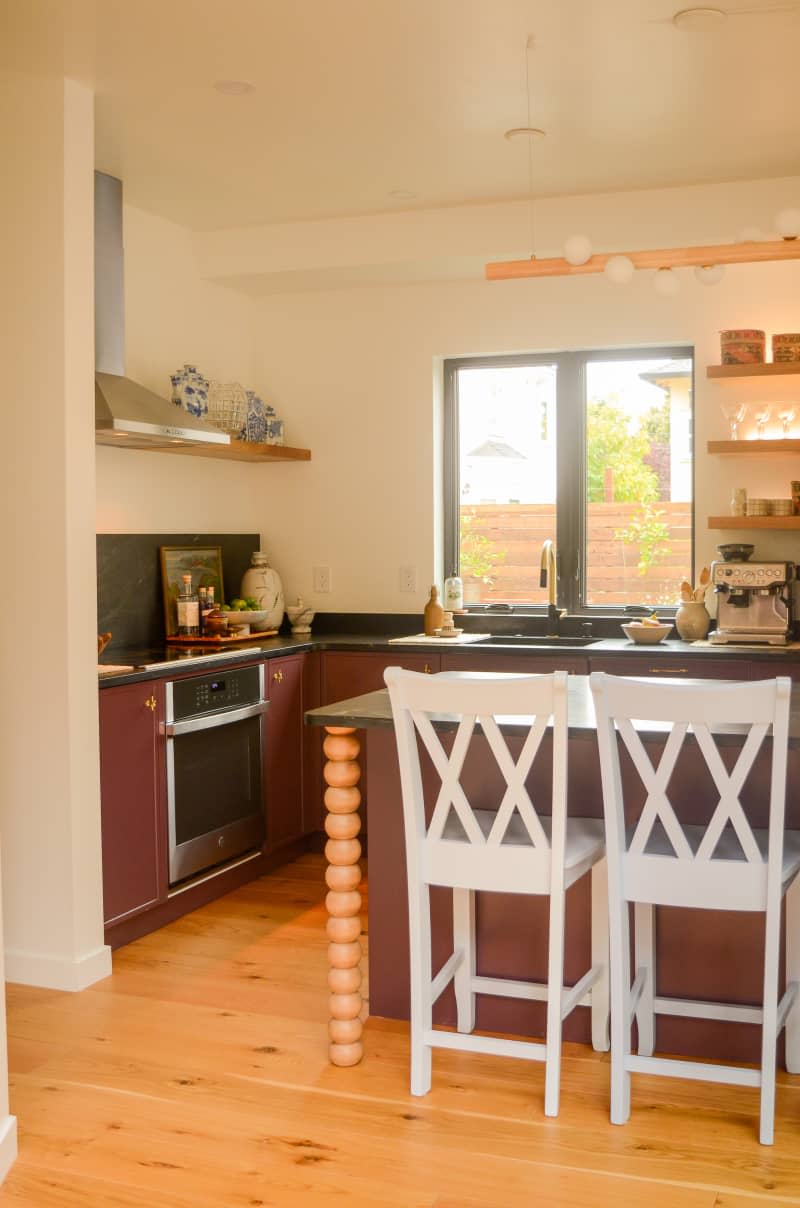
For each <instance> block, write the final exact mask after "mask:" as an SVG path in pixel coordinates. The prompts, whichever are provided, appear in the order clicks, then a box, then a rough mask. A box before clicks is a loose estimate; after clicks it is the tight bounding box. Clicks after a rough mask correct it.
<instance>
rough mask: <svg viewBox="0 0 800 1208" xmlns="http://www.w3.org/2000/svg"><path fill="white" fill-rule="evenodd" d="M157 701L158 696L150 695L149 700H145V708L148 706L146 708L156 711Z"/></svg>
mask: <svg viewBox="0 0 800 1208" xmlns="http://www.w3.org/2000/svg"><path fill="white" fill-rule="evenodd" d="M156 703H157V702H156V698H155V697H154V696H150V697H148V699H147V700H146V701H145V702H144V704H145V708H146V709H149V710H150V712H151V713H155V710H156Z"/></svg>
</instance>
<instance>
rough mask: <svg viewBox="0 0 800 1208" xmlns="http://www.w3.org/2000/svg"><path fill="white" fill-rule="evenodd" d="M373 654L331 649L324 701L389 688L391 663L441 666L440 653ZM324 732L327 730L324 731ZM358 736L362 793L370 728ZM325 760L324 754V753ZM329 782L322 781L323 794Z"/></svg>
mask: <svg viewBox="0 0 800 1208" xmlns="http://www.w3.org/2000/svg"><path fill="white" fill-rule="evenodd" d="M401 649H402V647H401V648H400V649H398V651H397V654H394V653H392V654H371V653H364V654H360V653H358V652H355V651H354V652H347V651H337V650H333V651H328V652H327V653H326V654H325V656H324V659H323V665H322V703H323V704H324V705H333V704H335V703H336V701H339V700H347V699H348V698H349V697H351V696H362V695H363V694H364V693H365V692H375V691H376V690H377V689H379V688H385V687H386V684H385V683H384V682H383V673H384V671H385V670H386V668H387V667H405V669H406V670H407V671H421V672H426V673H427V674H429V675H432V674H435V672H437V671H439V670H440V664H441V659H440V657H439V655H438V653H437V654H432V655H427V654H401V652H400V651H401ZM323 735H324V731H323ZM356 738H358V740H359V742H360V743H361V753H360V754H359V757H358V762H359V764H360V765H361V780H360V782H359V787H360V789H361V792H362V794H365V793H366V784H367V744H366V730H356ZM323 760H324V756H323ZM324 790H325V785H324V783H320V786H319V792H320V798H321V797H322V794H323V793H324ZM360 813H361V834H362V835H365V834H366V833H367V801H366V798H365V799H364V801H363V802H362V805H361V810H360Z"/></svg>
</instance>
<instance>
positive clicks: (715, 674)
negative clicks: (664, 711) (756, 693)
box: [589, 653, 752, 680]
mask: <svg viewBox="0 0 800 1208" xmlns="http://www.w3.org/2000/svg"><path fill="white" fill-rule="evenodd" d="M589 666H590V667H591V670H592V671H607V672H608V673H609V675H646V676H657V675H664V676H673V677H674V678H675V679H678V678H682V679H728V680H749V679H751V678H752V676H751V674H750V662H749V660H747V659H741V658H738V659H726V658H725V656H724V655H723V656H722V657H720V658H695V657H693V656H692V655H691V654H689V655H686V656H682V655H681V654H680V653H678V654H661V653H659V654H656V655H651V656H649V657H648V655H646V654H628V655H624V654H623V655H617V656H616V657H615V656H614V655H602V654H598V655H594V654H593V655H590V656H589Z"/></svg>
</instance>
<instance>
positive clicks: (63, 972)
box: [5, 944, 111, 990]
mask: <svg viewBox="0 0 800 1208" xmlns="http://www.w3.org/2000/svg"><path fill="white" fill-rule="evenodd" d="M110 975H111V949H110V948H109V947H108V945H107V944H103V946H102V947H101V948H97V949H96V950H95V951H94V952H88V953H87V954H86V955H85V956H82V957H79V958H78V959H77V960H68V959H66V958H65V957H63V956H47V955H40V954H34V953H31V952H17V951H15V950H14V949H13V948H6V952H5V980H6V981H10V982H19V983H20V984H21V985H23V986H43V987H44V988H45V989H48V990H85V989H86V987H87V986H91V985H94V983H95V982H97V981H101V980H102V979H103V978H104V977H110Z"/></svg>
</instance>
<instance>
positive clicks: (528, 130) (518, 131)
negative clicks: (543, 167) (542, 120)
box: [503, 126, 546, 142]
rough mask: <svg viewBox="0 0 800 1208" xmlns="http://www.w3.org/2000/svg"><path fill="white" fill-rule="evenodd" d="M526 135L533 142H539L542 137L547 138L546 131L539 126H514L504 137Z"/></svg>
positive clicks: (510, 137)
mask: <svg viewBox="0 0 800 1208" xmlns="http://www.w3.org/2000/svg"><path fill="white" fill-rule="evenodd" d="M525 135H527V137H528V138H529V139H530V140H531V142H538V140H539V139H540V138H545V137H546V135H545V131H544V130H540V129H539V127H538V126H514V128H513V129H512V130H506V132H505V134H504V135H503V138H507V139H512V138H522V137H524V136H525Z"/></svg>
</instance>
